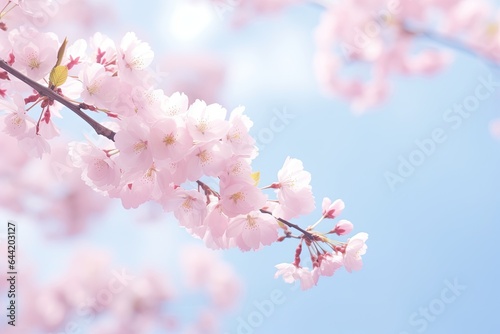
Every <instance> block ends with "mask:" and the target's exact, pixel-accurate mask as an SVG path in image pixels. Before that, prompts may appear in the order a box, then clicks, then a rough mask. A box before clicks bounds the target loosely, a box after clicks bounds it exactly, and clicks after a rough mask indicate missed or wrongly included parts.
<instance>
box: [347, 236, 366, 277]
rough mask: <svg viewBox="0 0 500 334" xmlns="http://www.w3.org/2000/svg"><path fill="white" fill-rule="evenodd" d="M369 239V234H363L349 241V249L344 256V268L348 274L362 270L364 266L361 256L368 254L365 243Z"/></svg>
mask: <svg viewBox="0 0 500 334" xmlns="http://www.w3.org/2000/svg"><path fill="white" fill-rule="evenodd" d="M367 239H368V234H366V233H364V232H361V233H358V234H356V235H355V236H353V237H352V238H350V239H349V240H348V241H347V247H346V249H345V254H344V266H345V269H346V270H347V271H348V272H352V271H353V270H361V267H362V266H363V260H362V259H361V255H364V254H365V253H366V249H367V246H366V244H365V242H366V240H367Z"/></svg>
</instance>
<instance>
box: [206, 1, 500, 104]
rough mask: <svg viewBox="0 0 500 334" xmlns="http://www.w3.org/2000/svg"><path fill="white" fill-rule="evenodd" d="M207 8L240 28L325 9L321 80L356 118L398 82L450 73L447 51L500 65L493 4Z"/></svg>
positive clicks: (319, 39) (319, 44)
mask: <svg viewBox="0 0 500 334" xmlns="http://www.w3.org/2000/svg"><path fill="white" fill-rule="evenodd" d="M206 1H209V2H211V3H212V4H213V5H214V7H215V8H216V10H217V11H218V12H221V13H224V14H228V15H231V17H232V22H233V23H234V24H235V25H236V26H239V25H242V24H248V23H249V21H250V20H251V19H253V18H255V17H256V16H257V15H265V14H270V13H276V12H279V11H281V10H283V9H284V8H286V7H289V6H293V5H298V4H302V5H304V6H306V5H309V6H311V7H312V6H314V7H316V8H320V9H321V10H322V11H323V13H322V15H321V19H320V21H319V23H318V26H317V28H316V32H315V44H316V50H315V56H314V62H313V67H314V71H315V74H316V77H317V80H318V82H319V84H320V86H321V88H322V90H323V91H324V92H325V93H326V94H328V95H332V96H336V97H341V98H344V99H346V100H347V101H348V102H349V103H350V104H351V106H352V109H353V111H355V112H358V113H361V112H365V111H366V110H367V109H369V108H373V107H375V106H378V105H379V104H380V103H381V102H383V101H384V100H386V99H387V98H388V96H389V95H390V92H391V88H392V87H391V79H392V78H393V77H394V76H395V75H421V74H424V75H428V74H434V73H436V72H438V71H439V70H442V69H443V68H445V67H446V66H447V65H448V64H450V63H451V60H452V53H451V52H447V51H446V50H445V49H444V48H443V46H444V47H447V48H451V49H455V50H459V51H464V52H466V53H469V54H473V55H475V56H478V57H480V58H484V59H486V60H487V61H490V62H492V63H494V64H498V62H499V61H500V23H499V22H500V21H499V18H500V9H499V8H498V5H497V4H495V3H494V2H493V1H490V0H477V1H470V0H421V1H402V0H352V1H335V0H310V1H304V0H275V1H265V0H259V1H250V0H248V1H247V0H240V1H224V0H206ZM355 65H357V66H355Z"/></svg>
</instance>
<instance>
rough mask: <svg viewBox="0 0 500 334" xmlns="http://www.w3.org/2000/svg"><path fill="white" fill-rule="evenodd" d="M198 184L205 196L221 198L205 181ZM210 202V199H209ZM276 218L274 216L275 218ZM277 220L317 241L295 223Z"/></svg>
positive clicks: (268, 212) (269, 213)
mask: <svg viewBox="0 0 500 334" xmlns="http://www.w3.org/2000/svg"><path fill="white" fill-rule="evenodd" d="M196 184H198V186H199V187H200V188H201V189H202V190H203V191H204V192H205V195H206V196H207V197H208V196H209V195H215V196H217V197H219V198H220V195H219V193H217V192H216V191H214V190H213V189H212V188H210V186H209V185H207V184H206V183H204V182H203V181H200V180H197V181H196ZM207 200H208V199H207ZM260 212H262V213H265V214H268V215H271V216H273V213H272V212H270V211H267V210H264V209H260ZM273 217H274V216H273ZM274 218H275V219H277V220H278V221H279V222H281V223H283V224H285V225H286V226H288V227H290V228H294V229H296V230H297V231H299V232H302V234H304V236H305V237H306V238H307V239H308V240H310V241H313V240H315V237H314V235H313V234H312V233H310V232H308V231H306V230H304V229H303V228H301V227H300V226H298V225H296V224H293V223H290V222H289V221H287V220H285V219H283V218H278V217H274Z"/></svg>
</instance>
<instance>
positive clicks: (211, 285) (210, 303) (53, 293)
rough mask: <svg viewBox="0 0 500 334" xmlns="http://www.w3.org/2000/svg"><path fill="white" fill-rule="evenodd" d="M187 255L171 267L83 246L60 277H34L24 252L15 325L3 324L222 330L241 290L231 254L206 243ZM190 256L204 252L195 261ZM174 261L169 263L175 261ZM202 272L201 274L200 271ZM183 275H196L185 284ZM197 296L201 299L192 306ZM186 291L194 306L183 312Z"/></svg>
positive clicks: (109, 333)
mask: <svg viewBox="0 0 500 334" xmlns="http://www.w3.org/2000/svg"><path fill="white" fill-rule="evenodd" d="M182 253H183V254H185V257H186V259H184V262H186V263H184V262H183V263H182V264H181V265H180V267H175V268H171V269H175V271H174V270H172V271H171V272H168V273H167V272H166V271H165V270H161V271H160V270H158V269H154V268H144V269H141V270H137V269H135V268H128V267H123V266H122V265H119V264H117V263H114V261H112V258H111V255H110V254H109V253H108V252H105V251H102V250H100V249H95V248H84V249H81V250H80V251H79V252H77V253H75V254H72V255H71V257H70V259H69V260H70V262H69V265H68V267H67V268H66V270H64V271H63V272H60V273H58V275H57V278H54V279H48V280H46V282H43V283H42V282H40V281H37V280H35V279H34V277H36V275H33V274H36V273H37V271H38V270H37V268H35V267H34V266H29V265H27V264H28V263H31V262H32V261H33V259H30V258H29V257H27V256H26V255H22V263H24V266H23V271H24V272H25V273H29V274H30V275H26V276H25V277H24V278H23V279H22V280H20V281H19V282H17V284H18V289H19V290H21V291H23V293H22V294H20V295H19V302H20V303H21V304H22V305H23V307H22V308H19V310H18V312H19V313H18V319H22V320H20V321H19V320H18V321H16V323H15V326H11V325H8V324H7V322H3V323H2V324H0V331H1V332H2V333H5V334H11V333H19V332H22V333H70V332H73V333H78V332H80V333H92V334H104V333H106V334H115V333H116V334H138V333H150V332H155V331H156V332H163V333H165V332H168V333H171V332H176V333H178V332H182V333H207V334H215V333H220V332H221V328H220V327H221V322H222V320H223V319H224V317H226V316H227V315H228V313H229V311H231V310H232V309H233V308H234V307H235V306H236V304H237V302H238V301H239V299H240V298H241V295H242V291H241V289H242V287H241V280H240V277H238V276H237V275H236V273H235V272H234V269H233V268H232V267H231V266H230V265H229V264H228V263H227V262H225V261H223V260H222V259H220V258H219V257H218V256H216V255H215V254H214V253H213V252H209V251H208V250H207V249H205V248H199V247H192V246H191V247H185V248H183V249H182ZM189 258H196V259H200V260H201V259H202V260H203V261H193V260H189ZM169 269H170V268H169ZM200 274H201V275H200ZM178 279H181V280H183V281H189V282H194V281H196V283H197V284H196V285H193V286H191V287H189V289H185V287H183V286H182V285H179V284H177V283H176V281H177V280H178ZM8 283H9V282H8V281H7V279H6V278H5V277H2V280H1V282H0V292H1V293H2V294H4V295H7V291H8V290H9V285H8ZM194 297H196V298H199V299H200V302H199V303H198V304H196V306H194V305H193V304H192V301H193V300H194ZM185 299H187V300H189V301H190V302H191V304H190V307H189V312H187V313H186V315H187V316H186V315H184V316H182V317H181V316H179V314H178V312H176V310H177V309H179V308H181V307H183V303H184V302H185Z"/></svg>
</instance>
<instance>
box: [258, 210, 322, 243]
mask: <svg viewBox="0 0 500 334" xmlns="http://www.w3.org/2000/svg"><path fill="white" fill-rule="evenodd" d="M260 212H262V213H267V214H268V215H271V216H273V214H272V212H270V211H266V210H264V209H260ZM273 217H274V216H273ZM274 218H276V219H277V220H279V221H280V222H281V223H283V224H285V225H286V226H288V227H291V228H294V229H296V230H297V231H300V232H302V234H304V236H305V237H306V238H307V239H309V240H311V241H313V240H314V235H313V234H312V233H310V232H307V231H306V230H304V229H303V228H301V227H300V226H299V225H296V224H292V223H290V222H289V221H286V220H284V219H283V218H277V217H274Z"/></svg>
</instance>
